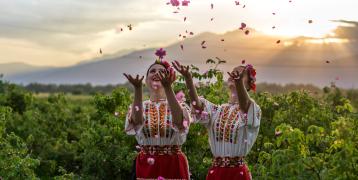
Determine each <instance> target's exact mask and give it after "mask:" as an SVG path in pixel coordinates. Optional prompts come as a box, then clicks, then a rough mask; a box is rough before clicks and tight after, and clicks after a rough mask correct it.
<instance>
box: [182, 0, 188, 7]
mask: <svg viewBox="0 0 358 180" xmlns="http://www.w3.org/2000/svg"><path fill="white" fill-rule="evenodd" d="M189 3H190V1H187V0H184V1H182V2H181V5H182V6H188V4H189Z"/></svg>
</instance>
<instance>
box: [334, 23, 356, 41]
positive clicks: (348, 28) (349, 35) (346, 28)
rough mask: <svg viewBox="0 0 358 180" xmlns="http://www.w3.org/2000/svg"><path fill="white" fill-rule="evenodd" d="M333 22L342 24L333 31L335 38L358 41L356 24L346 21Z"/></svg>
mask: <svg viewBox="0 0 358 180" xmlns="http://www.w3.org/2000/svg"><path fill="white" fill-rule="evenodd" d="M333 22H338V23H341V24H342V23H343V25H340V26H338V27H337V29H336V30H335V31H334V33H335V36H336V37H339V38H344V39H350V40H358V22H356V21H347V20H334V21H333Z"/></svg>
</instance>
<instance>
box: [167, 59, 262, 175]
mask: <svg viewBox="0 0 358 180" xmlns="http://www.w3.org/2000/svg"><path fill="white" fill-rule="evenodd" d="M173 66H174V68H175V69H176V70H177V71H179V72H180V73H181V74H182V75H183V76H184V78H185V81H186V85H187V87H188V89H189V95H190V99H191V104H192V106H193V108H194V109H195V111H194V110H193V111H192V112H194V113H193V117H194V122H197V123H200V124H203V125H205V127H206V128H207V129H208V134H209V143H210V148H211V152H212V153H213V156H214V158H213V164H212V167H211V168H210V169H209V171H208V174H207V177H206V179H207V180H233V179H244V180H246V179H251V174H250V172H249V169H248V167H247V166H246V164H245V162H244V157H245V156H246V155H247V154H248V153H249V152H250V149H251V148H252V146H253V144H254V143H255V140H256V137H257V135H258V132H259V126H260V119H261V110H260V107H259V106H258V105H257V104H256V103H255V101H254V100H252V99H251V98H250V96H249V94H248V92H247V91H249V90H255V89H256V85H255V75H256V71H255V69H254V68H253V67H252V65H247V66H238V67H236V68H234V69H233V71H232V72H231V73H228V74H229V79H228V81H227V83H228V86H229V89H230V92H231V94H230V99H229V102H228V103H227V104H223V105H216V104H213V103H211V102H209V101H208V100H206V99H204V98H199V97H198V95H197V93H196V89H195V86H194V84H193V80H192V76H191V73H190V72H189V66H182V65H180V64H179V63H178V62H175V63H173Z"/></svg>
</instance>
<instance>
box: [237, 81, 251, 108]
mask: <svg viewBox="0 0 358 180" xmlns="http://www.w3.org/2000/svg"><path fill="white" fill-rule="evenodd" d="M236 91H237V96H238V99H239V105H240V107H241V109H242V110H243V111H244V112H245V113H246V112H247V111H248V110H249V105H250V96H249V93H248V92H247V90H246V88H245V85H244V82H243V81H242V80H238V82H236Z"/></svg>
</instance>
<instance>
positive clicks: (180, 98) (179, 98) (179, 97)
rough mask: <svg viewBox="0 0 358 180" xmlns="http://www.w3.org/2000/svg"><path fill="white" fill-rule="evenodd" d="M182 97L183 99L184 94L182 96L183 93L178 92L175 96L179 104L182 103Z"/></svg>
mask: <svg viewBox="0 0 358 180" xmlns="http://www.w3.org/2000/svg"><path fill="white" fill-rule="evenodd" d="M184 97H185V94H184V92H183V91H179V92H178V93H177V94H176V95H175V98H176V99H177V100H178V101H179V102H181V101H183V98H184Z"/></svg>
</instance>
